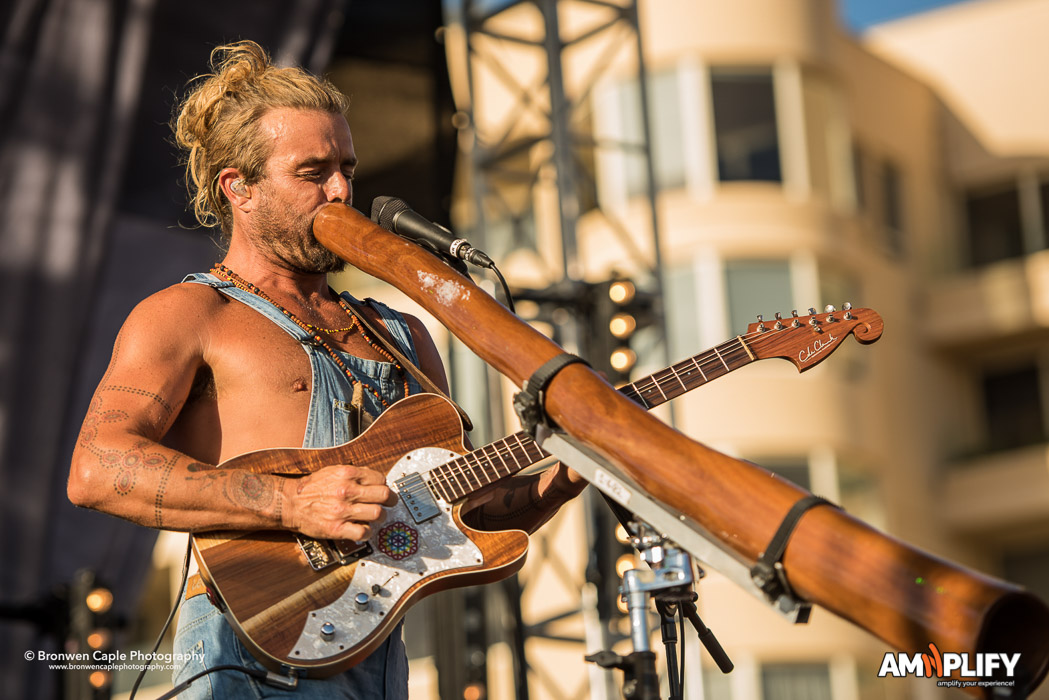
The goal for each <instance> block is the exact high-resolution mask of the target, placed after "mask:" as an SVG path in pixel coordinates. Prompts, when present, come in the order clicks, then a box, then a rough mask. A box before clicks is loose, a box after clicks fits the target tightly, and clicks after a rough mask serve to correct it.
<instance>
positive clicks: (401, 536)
mask: <svg viewBox="0 0 1049 700" xmlns="http://www.w3.org/2000/svg"><path fill="white" fill-rule="evenodd" d="M378 540H379V551H380V552H382V553H383V554H385V555H386V556H388V557H389V558H390V559H404V558H405V557H410V556H412V555H413V554H415V553H416V552H418V551H419V532H418V531H417V530H416V529H415V528H413V527H411V526H409V525H408V524H407V523H404V522H401V521H399V520H398V521H397V522H395V523H390V524H389V525H387V526H386V527H384V528H383V529H381V530H379V537H378Z"/></svg>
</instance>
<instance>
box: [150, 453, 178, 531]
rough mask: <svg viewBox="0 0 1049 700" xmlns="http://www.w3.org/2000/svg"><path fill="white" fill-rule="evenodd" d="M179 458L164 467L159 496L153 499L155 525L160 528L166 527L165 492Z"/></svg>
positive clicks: (158, 487) (158, 491) (158, 490)
mask: <svg viewBox="0 0 1049 700" xmlns="http://www.w3.org/2000/svg"><path fill="white" fill-rule="evenodd" d="M178 460H179V458H178V457H175V458H173V459H172V460H171V464H170V465H168V466H166V467H164V471H163V472H162V473H161V474H160V484H159V485H158V486H157V496H156V498H154V499H153V517H154V518H155V521H156V522H155V525H156V528H157V529H158V530H160V529H163V527H164V494H165V493H166V492H167V489H168V479H170V478H171V472H172V471H174V469H175V464H176V463H177V462H178Z"/></svg>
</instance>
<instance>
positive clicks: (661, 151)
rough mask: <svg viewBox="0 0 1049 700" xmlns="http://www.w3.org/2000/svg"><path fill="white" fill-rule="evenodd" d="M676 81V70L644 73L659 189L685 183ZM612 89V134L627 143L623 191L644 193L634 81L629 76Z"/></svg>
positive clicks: (638, 102) (641, 132) (645, 179)
mask: <svg viewBox="0 0 1049 700" xmlns="http://www.w3.org/2000/svg"><path fill="white" fill-rule="evenodd" d="M677 81H678V72H677V71H676V70H674V71H661V72H657V73H652V74H650V75H648V81H647V84H648V109H649V127H650V129H651V132H652V134H651V136H652V142H651V144H650V146H651V149H652V165H653V168H654V170H655V173H656V186H657V188H659V189H673V188H676V187H684V185H685V153H684V150H683V149H682V148H681V141H682V138H683V136H682V134H683V133H684V126H683V125H682V121H681V95H680V91H679V90H678V82H677ZM614 89H615V92H616V105H617V108H618V109H619V113H620V120H621V121H620V123H619V129H618V132H619V133H617V134H616V135H615V136H616V137H617V138H619V139H621V140H622V141H623V142H624V143H625V144H628V146H627V148H626V158H625V163H626V188H627V194H628V195H629V196H631V197H633V196H637V195H643V194H647V193H648V175H647V172H646V168H645V161H644V154H643V153H642V152H641V151H640V149H639V148H637V145H639V144H641V143H643V141H644V129H643V128H642V127H643V122H642V121H641V96H640V91H639V89H638V81H637V80H631V81H628V82H625V83H622V84H620V85H618V86H617V87H616V88H614ZM630 144H632V146H631V145H630Z"/></svg>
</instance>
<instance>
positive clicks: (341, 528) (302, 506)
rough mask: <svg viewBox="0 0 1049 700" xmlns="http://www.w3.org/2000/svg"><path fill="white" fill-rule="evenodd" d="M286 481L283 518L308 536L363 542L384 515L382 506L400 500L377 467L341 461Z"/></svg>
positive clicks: (287, 523) (390, 504)
mask: <svg viewBox="0 0 1049 700" xmlns="http://www.w3.org/2000/svg"><path fill="white" fill-rule="evenodd" d="M287 482H288V483H287V484H286V485H285V487H284V497H285V498H284V500H285V502H286V503H287V504H288V505H287V506H286V507H285V509H284V522H285V524H286V525H287V527H289V529H292V530H296V531H298V532H301V533H302V534H304V535H307V536H309V537H318V538H332V539H340V540H355V541H357V542H362V541H364V540H366V539H368V538H369V537H371V535H372V528H373V527H374V526H376V525H378V524H379V523H381V522H382V520H383V518H385V511H384V510H383V506H387V507H389V506H393V505H395V504H396V503H397V494H395V493H394V492H393V491H392V490H390V488H388V487H387V486H386V479H385V477H384V476H383V475H382V474H381V473H380V472H377V471H375V470H374V469H366V468H363V467H353V466H349V465H338V466H332V467H325V468H324V469H320V470H318V471H316V472H314V473H313V474H311V475H309V476H305V477H302V478H300V479H288V480H287Z"/></svg>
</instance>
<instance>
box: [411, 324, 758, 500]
mask: <svg viewBox="0 0 1049 700" xmlns="http://www.w3.org/2000/svg"><path fill="white" fill-rule="evenodd" d="M748 335H751V336H753V335H755V334H748ZM725 345H727V346H739V347H735V348H733V349H731V350H725V351H724V355H722V354H721V353H719V352H717V351H716V350H712V351H711V353H713V354H714V355H716V356H717V363H715V366H717V365H718V364H724V361H723V359H722V358H723V357H727V358H728V359H729V360H731V361H733V364H735V360H736V357H737V356H738V357H741V358H744V359H747V362H749V361H750V359H749V355H747V354H746V353H745V350H744V349H743V348H742V346H741V345H740V341H739V339H738V338H733V339H731V340H728V341H726V342H725V343H722V346H725ZM718 347H721V346H718ZM711 362H714V359H713V358H712V357H711V356H710V354H709V353H708V354H707V355H706V356H705V357H703V356H702V355H697V356H695V357H693V358H690V359H689V360H686V361H683V362H679V363H676V364H675V365H673V366H672V368H670V369H669V370H663V371H662V372H661V373H656V374H654V375H650V377H648V378H646V379H647V380H648V381H649V383H650V384H651V385H654V386H656V387H657V388H659V384H660V383H663V382H666V381H668V379H667V377H666V375H667V374H673V375H674V376H675V378H677V381H678V383H680V384H681V386H682V387H683V388H684V389H685V390H688V387H687V386H686V385H685V384H684V382H683V381H682V380H681V379H680V376H679V375H680V372H677V371H674V369H673V368H677V367H679V366H681V365H686V366H687V365H700V364H704V363H711ZM744 364H746V363H744ZM740 366H742V365H740ZM728 371H729V370H726V373H727V372H728ZM660 375H662V376H660ZM701 375H703V377H704V383H705V382H706V381H709V379H708V378H706V375H705V374H704V373H702V372H701ZM716 376H721V375H720V374H718V375H716ZM643 381H645V379H642V380H639V381H638V382H635V383H633V384H631V385H628V386H629V387H632V388H634V389H635V391H636V390H637V388H638V387H639V385H640V384H641V382H643ZM697 386H698V385H697ZM693 388H694V387H693ZM624 389H626V387H624ZM649 390H650V387H649V388H646V389H642V390H641V391H642V392H643V391H649ZM659 390H660V393H661V394H663V398H664V400H669V399H668V397H667V395H666V393H665V392H663V390H662V389H661V388H660V389H659ZM621 391H622V390H621ZM626 393H627V392H625V391H624V394H626ZM638 393H639V398H640V392H638ZM675 396H676V395H675ZM671 398H672V397H671ZM642 401H643V402H644V399H643V398H642ZM644 403H645V404H646V405H647V402H644ZM521 437H526V436H525V434H524V433H519V434H515V435H514V436H511V438H517V439H518V442H521V439H520V438H521ZM508 439H509V438H505V439H503V440H498V441H495V442H493V443H491V444H489V445H486V446H484V447H481V448H478V449H477V450H474V451H473V452H469V453H466V454H465V455H462V456H461V457H458V458H456V459H455V460H452V461H451V462H447V463H445V464H443V465H440V467H437V468H436V469H435V470H433V472H438V470H441V471H442V473H447V474H450V475H451V476H452V477H453V478H455V481H456V483H457V484H459V486H460V489H459V491H460V493H458V494H456V498H461V497H462V496H465V495H467V494H469V493H472V492H473V491H474V490H476V489H474V488H473V487H472V485H471V484H470V480H469V478H468V476H473V477H474V480H476V481H477V482H478V486H477V488H478V489H479V488H481V487H482V486H485V485H488V484H491V483H492V482H493V481H496V480H498V479H501V478H503V477H505V476H509V475H510V474H512V473H514V471H508V472H507V473H506V474H500V473H499V469H498V465H496V464H495V463H494V462H492V461H491V457H490V456H489V455H488V454H487V452H489V451H492V452H494V453H495V455H496V456H498V457H499V458H500V459H502V455H503V454H508V455H509V456H510V457H512V458H513V459H514V461H515V462H516V463H517V467H518V468H517V471H520V470H521V469H522V468H524V467H522V466H521V464H520V461H519V460H518V459H517V457H516V455H515V454H514V450H515V449H519V450H521V451H522V452H524V457H525V458H526V459H527V460H528V461H527V462H526V463H525V465H524V466H529V465H531V464H534V463H535V462H536V461H539V460H540V459H543V458H545V457H546V456H548V455H547V453H546V452H545V451H543V450H542V448H541V447H539V446H538V445H537V444H536V443H534V442H532V441H531V439H530V438H529V439H527V443H531V446H533V447H535V448H536V451H537V452H539V456H538V458H533V457H532V456H531V455H529V454H528V451H527V443H524V444H523V445H519V446H518V447H517V448H515V447H514V446H512V445H509V444H507V443H508ZM480 456H484V457H487V458H488V460H489V461H488V462H487V463H486V462H484V461H482V460H481V458H480ZM471 460H472V461H473V462H475V463H476V465H477V466H470V461H471ZM504 464H505V460H504ZM489 466H490V467H491V469H489ZM493 470H494V471H493ZM478 471H480V474H481V475H483V476H484V477H485V478H486V479H487V483H483V484H482V482H481V479H480V477H479V476H478ZM433 472H431V474H433ZM457 473H458V474H461V475H462V476H463V480H464V481H465V482H466V484H467V486H468V487H469V488H468V489H466V490H464V489H462V487H461V482H460V480H459V478H458V476H457ZM493 473H494V477H493ZM433 476H434V478H437V479H440V478H441V473H437V474H434V475H433Z"/></svg>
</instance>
